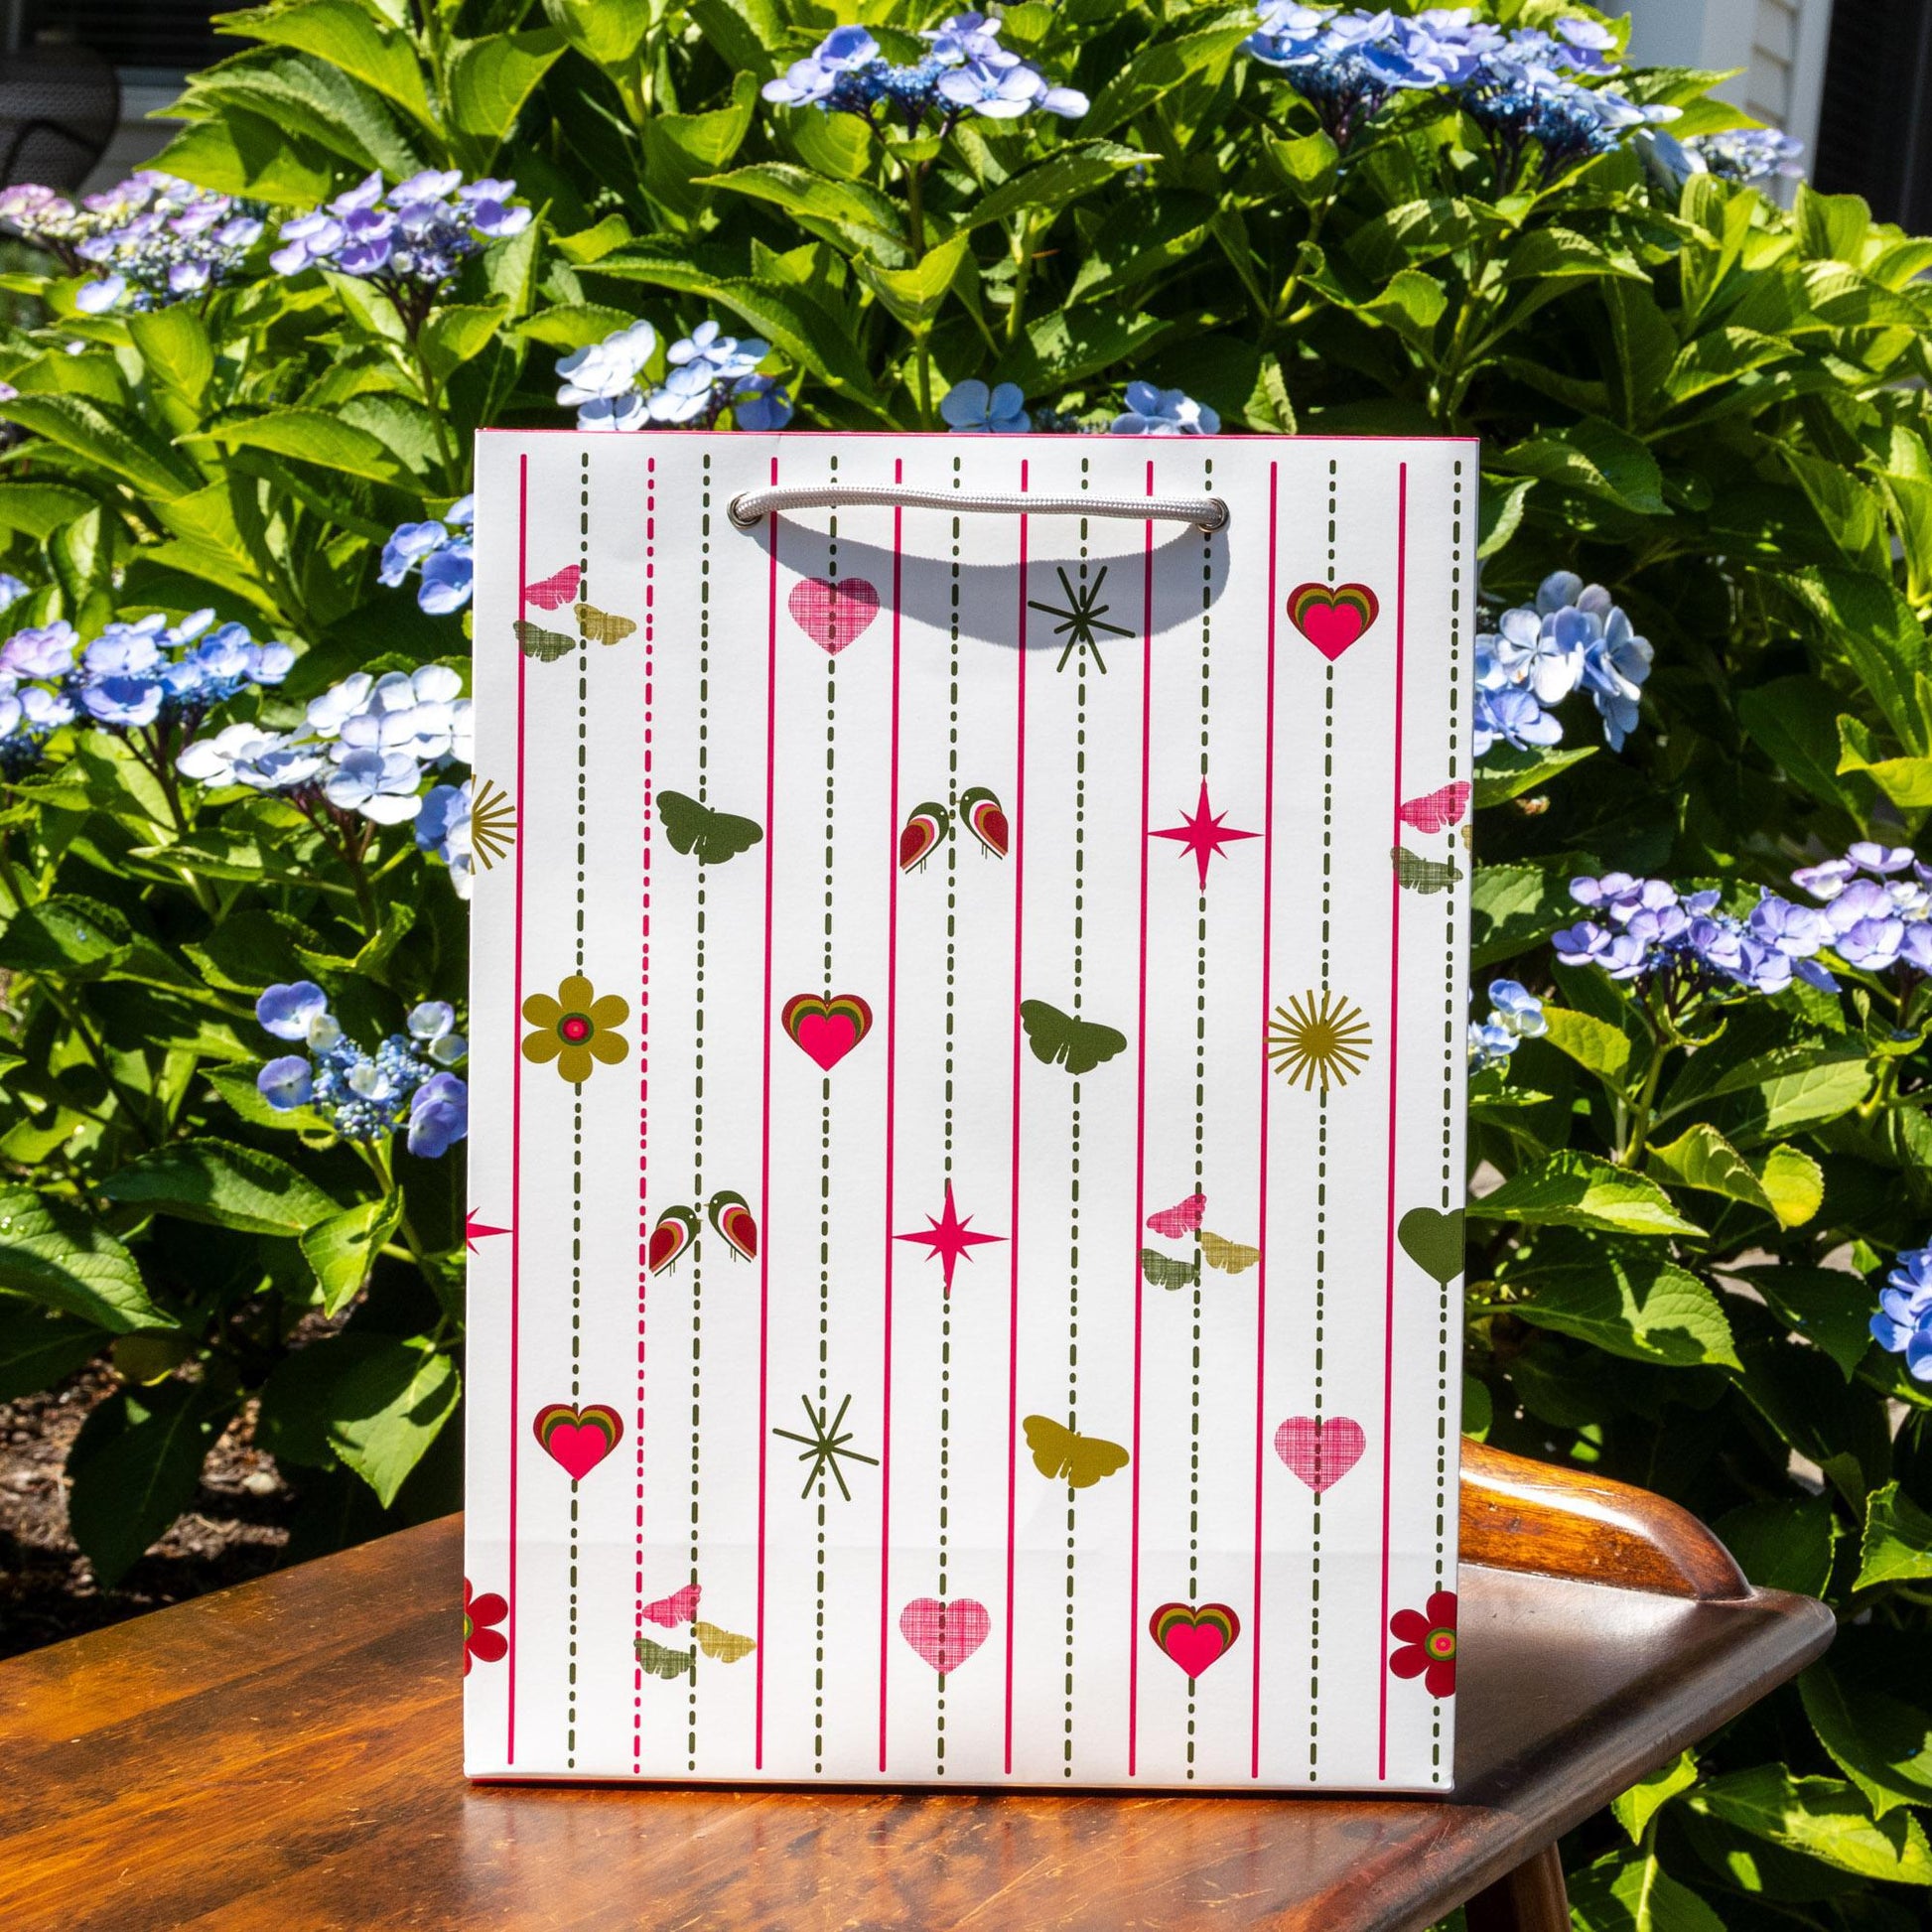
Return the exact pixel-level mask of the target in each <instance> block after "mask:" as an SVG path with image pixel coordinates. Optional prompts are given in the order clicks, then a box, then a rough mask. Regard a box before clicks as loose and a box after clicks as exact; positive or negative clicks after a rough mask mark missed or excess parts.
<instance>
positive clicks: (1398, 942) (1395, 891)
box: [1375, 463, 1409, 1778]
mask: <svg viewBox="0 0 1932 1932" xmlns="http://www.w3.org/2000/svg"><path fill="white" fill-rule="evenodd" d="M1395 506H1396V507H1395V805H1394V818H1393V825H1394V837H1393V839H1392V841H1391V843H1393V844H1395V845H1398V846H1399V845H1400V844H1401V843H1402V653H1403V645H1404V643H1405V641H1406V639H1405V637H1404V622H1405V620H1406V618H1407V616H1408V593H1409V466H1408V465H1407V464H1406V463H1405V464H1402V465H1400V466H1399V467H1398V468H1397V471H1396V497H1395ZM1401 1018H1402V880H1401V878H1400V876H1399V875H1398V876H1396V877H1394V878H1392V879H1391V880H1390V881H1389V1203H1388V1223H1389V1225H1388V1233H1387V1236H1386V1241H1385V1245H1386V1249H1387V1267H1388V1285H1387V1287H1386V1289H1385V1290H1384V1292H1383V1300H1382V1621H1381V1622H1380V1624H1379V1625H1377V1628H1376V1659H1377V1665H1378V1668H1377V1671H1376V1678H1377V1680H1378V1684H1379V1688H1380V1694H1381V1695H1380V1708H1379V1713H1378V1717H1377V1722H1376V1750H1375V1775H1376V1776H1377V1777H1378V1778H1386V1777H1387V1776H1388V1775H1389V1671H1388V1665H1387V1663H1386V1661H1384V1657H1383V1653H1384V1651H1385V1650H1386V1648H1387V1645H1388V1635H1389V1518H1390V1503H1391V1497H1392V1495H1393V1480H1394V1472H1393V1469H1392V1467H1391V1457H1392V1455H1393V1452H1394V1449H1395V1222H1396V1210H1395V1182H1396V1173H1395V1138H1396V1137H1395V1123H1396V1098H1397V1095H1396V1069H1397V1067H1398V1065H1399V1064H1400V1060H1399V1057H1398V1055H1397V1052H1396V1028H1397V1023H1398V1022H1399V1021H1400V1020H1401Z"/></svg>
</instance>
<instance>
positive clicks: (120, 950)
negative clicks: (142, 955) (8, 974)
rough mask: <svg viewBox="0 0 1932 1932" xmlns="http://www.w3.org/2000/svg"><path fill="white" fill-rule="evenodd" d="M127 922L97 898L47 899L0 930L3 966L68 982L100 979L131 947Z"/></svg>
mask: <svg viewBox="0 0 1932 1932" xmlns="http://www.w3.org/2000/svg"><path fill="white" fill-rule="evenodd" d="M133 942H134V940H133V934H132V933H131V932H130V931H129V930H128V924H127V921H126V920H125V919H124V918H122V916H121V915H120V913H118V912H117V911H115V910H114V908H113V907H112V906H111V905H103V904H101V903H100V901H99V900H98V899H91V898H78V897H56V898H44V899H41V900H40V901H38V902H37V903H36V904H33V905H29V906H27V907H25V908H24V909H23V910H21V911H19V912H16V913H15V914H14V916H13V917H12V918H11V919H9V920H8V921H7V925H6V929H5V930H4V931H0V966H4V967H6V968H8V969H9V970H10V971H12V972H16V973H44V974H47V975H50V976H52V977H55V978H60V979H66V980H92V979H102V978H104V977H105V976H106V975H107V974H108V973H110V972H112V971H113V969H114V968H115V967H116V966H118V965H120V964H121V962H122V961H123V960H124V959H126V958H127V956H128V953H129V951H130V950H131V948H132V946H133Z"/></svg>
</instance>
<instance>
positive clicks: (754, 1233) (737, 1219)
mask: <svg viewBox="0 0 1932 1932" xmlns="http://www.w3.org/2000/svg"><path fill="white" fill-rule="evenodd" d="M705 1211H706V1212H707V1213H708V1214H709V1215H710V1216H711V1225H712V1226H713V1227H715V1228H716V1229H717V1230H718V1232H719V1234H720V1235H722V1236H723V1237H724V1240H725V1244H726V1246H727V1247H729V1248H730V1249H731V1251H732V1253H733V1254H735V1255H737V1256H738V1257H739V1258H740V1259H741V1260H743V1261H756V1260H757V1259H758V1258H759V1224H758V1222H757V1221H756V1220H755V1219H754V1218H753V1215H752V1210H751V1208H750V1207H749V1206H747V1204H746V1201H745V1196H744V1195H743V1194H734V1193H733V1192H731V1190H730V1189H729V1188H722V1187H721V1188H720V1189H719V1190H718V1192H717V1193H715V1194H713V1195H712V1197H711V1201H710V1204H709V1205H708V1206H707V1208H706V1210H705Z"/></svg>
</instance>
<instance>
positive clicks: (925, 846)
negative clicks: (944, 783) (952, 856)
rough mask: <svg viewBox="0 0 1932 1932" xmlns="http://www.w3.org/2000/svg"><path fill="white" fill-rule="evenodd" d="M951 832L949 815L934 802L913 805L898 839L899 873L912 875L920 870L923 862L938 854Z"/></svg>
mask: <svg viewBox="0 0 1932 1932" xmlns="http://www.w3.org/2000/svg"><path fill="white" fill-rule="evenodd" d="M951 829H952V819H951V816H950V814H949V813H948V812H947V810H946V808H945V806H943V805H941V804H939V803H938V802H937V801H936V800H928V801H927V802H926V803H925V804H923V805H914V806H913V807H912V810H911V814H910V816H908V817H907V819H906V821H905V829H904V830H903V831H902V832H901V833H900V834H899V835H898V869H899V871H900V872H915V871H918V870H920V869H922V868H923V867H924V865H925V862H926V861H927V860H928V859H929V858H931V857H932V855H933V854H934V853H935V852H936V851H938V849H939V847H940V845H941V843H942V842H943V841H944V839H945V837H946V834H947V833H948V832H949V831H950V830H951Z"/></svg>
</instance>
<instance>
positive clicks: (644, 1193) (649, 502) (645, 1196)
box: [630, 457, 657, 1772]
mask: <svg viewBox="0 0 1932 1932" xmlns="http://www.w3.org/2000/svg"><path fill="white" fill-rule="evenodd" d="M656 559H657V459H656V458H655V457H646V458H645V459H644V853H643V931H642V934H641V937H640V941H639V943H640V947H641V956H640V958H639V960H638V972H637V1422H636V1428H635V1429H634V1431H633V1432H632V1441H633V1444H634V1447H635V1449H636V1456H637V1516H636V1537H637V1561H636V1574H635V1576H634V1578H633V1580H632V1591H631V1593H632V1595H633V1596H634V1597H635V1599H636V1604H637V1608H636V1612H635V1629H634V1631H633V1633H632V1634H633V1636H636V1637H641V1636H642V1635H643V1634H644V1608H643V1605H644V1325H645V1312H646V1310H645V1305H646V1303H647V1301H648V1299H649V1283H650V1210H649V1205H648V1203H649V1196H650V810H651V764H652V759H651V753H652V745H651V712H652V705H653V695H654V694H653V690H652V671H653V664H652V647H653V644H654V642H655V630H656V623H655V619H654V613H653V609H652V605H653V598H652V590H653V588H654V586H653V579H654V577H655V575H656V570H657V563H656ZM630 1698H631V1725H630V1767H631V1769H632V1770H633V1771H637V1772H641V1771H642V1770H643V1764H644V1667H643V1665H642V1663H641V1662H639V1663H634V1664H633V1665H632V1666H631V1676H630Z"/></svg>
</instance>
